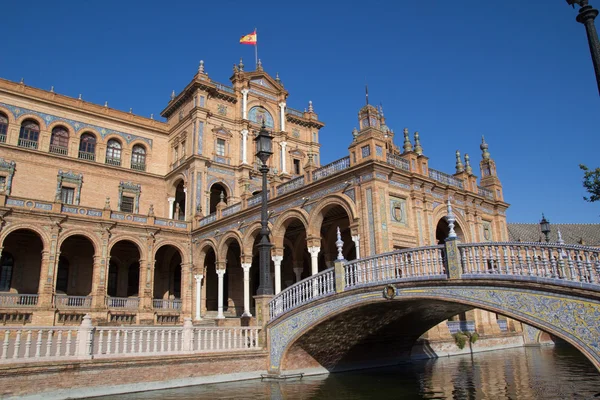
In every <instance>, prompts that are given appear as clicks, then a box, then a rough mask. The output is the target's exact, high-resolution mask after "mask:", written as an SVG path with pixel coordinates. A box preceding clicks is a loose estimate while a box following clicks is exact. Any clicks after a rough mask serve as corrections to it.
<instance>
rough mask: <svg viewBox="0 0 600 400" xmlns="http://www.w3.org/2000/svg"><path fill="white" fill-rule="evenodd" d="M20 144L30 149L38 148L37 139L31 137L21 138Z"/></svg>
mask: <svg viewBox="0 0 600 400" xmlns="http://www.w3.org/2000/svg"><path fill="white" fill-rule="evenodd" d="M18 145H19V147H26V148H28V149H37V148H38V142H37V140H29V139H21V138H19V142H18Z"/></svg>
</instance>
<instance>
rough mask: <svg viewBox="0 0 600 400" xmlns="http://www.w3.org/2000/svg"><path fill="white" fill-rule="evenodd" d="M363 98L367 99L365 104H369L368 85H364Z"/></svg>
mask: <svg viewBox="0 0 600 400" xmlns="http://www.w3.org/2000/svg"><path fill="white" fill-rule="evenodd" d="M365 99H366V101H367V105H369V85H365Z"/></svg>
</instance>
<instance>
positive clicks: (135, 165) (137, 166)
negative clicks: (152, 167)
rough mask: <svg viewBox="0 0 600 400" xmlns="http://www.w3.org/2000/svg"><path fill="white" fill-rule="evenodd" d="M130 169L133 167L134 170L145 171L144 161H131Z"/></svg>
mask: <svg viewBox="0 0 600 400" xmlns="http://www.w3.org/2000/svg"><path fill="white" fill-rule="evenodd" d="M131 169H134V170H136V171H145V170H146V163H136V162H132V163H131Z"/></svg>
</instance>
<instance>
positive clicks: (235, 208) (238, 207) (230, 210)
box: [221, 203, 242, 217]
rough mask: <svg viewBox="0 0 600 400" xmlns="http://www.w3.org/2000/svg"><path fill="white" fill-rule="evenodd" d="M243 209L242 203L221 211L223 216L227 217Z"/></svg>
mask: <svg viewBox="0 0 600 400" xmlns="http://www.w3.org/2000/svg"><path fill="white" fill-rule="evenodd" d="M241 209H242V204H241V203H236V204H233V205H231V206H229V207H227V208H224V209H223V211H221V216H222V217H227V216H229V215H232V214H235V213H236V212H238V211H240V210H241Z"/></svg>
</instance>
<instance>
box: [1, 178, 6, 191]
mask: <svg viewBox="0 0 600 400" xmlns="http://www.w3.org/2000/svg"><path fill="white" fill-rule="evenodd" d="M5 189H6V177H5V176H0V193H2V192H4V190H5Z"/></svg>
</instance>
